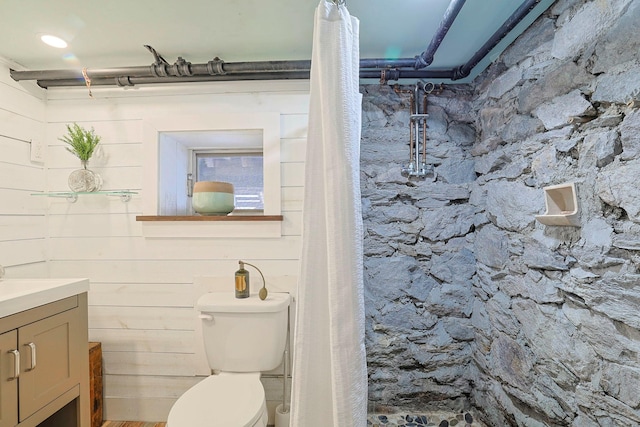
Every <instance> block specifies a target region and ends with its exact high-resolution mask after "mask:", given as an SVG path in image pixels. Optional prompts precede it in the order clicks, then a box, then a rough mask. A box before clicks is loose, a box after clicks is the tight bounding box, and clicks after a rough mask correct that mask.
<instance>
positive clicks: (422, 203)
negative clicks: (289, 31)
mask: <svg viewBox="0 0 640 427" xmlns="http://www.w3.org/2000/svg"><path fill="white" fill-rule="evenodd" d="M638 23H640V1H638V0H607V1H605V0H558V1H557V2H556V3H555V4H554V5H553V6H552V7H551V9H550V10H549V11H548V12H547V13H546V14H545V15H544V16H542V17H541V18H540V19H538V21H537V22H536V23H535V24H534V25H533V27H532V28H530V29H529V30H527V32H525V34H523V35H522V36H521V37H520V38H518V40H517V41H516V42H515V43H514V44H513V45H512V46H511V47H510V48H509V49H507V51H505V53H504V54H502V55H501V56H500V58H499V59H498V60H497V61H496V62H495V63H494V64H493V65H492V66H491V67H490V68H489V69H488V70H487V71H486V72H485V73H484V74H483V75H482V76H481V77H479V78H478V79H476V81H475V82H474V84H473V85H471V86H455V85H452V86H447V87H446V88H444V89H441V90H440V89H439V90H437V91H435V92H434V93H432V94H431V95H429V111H428V112H429V114H430V117H429V143H428V151H429V161H430V162H431V163H433V164H435V165H436V172H437V179H436V180H435V181H432V180H426V181H421V180H416V179H412V180H408V179H407V178H405V177H403V176H402V175H401V173H400V169H401V167H402V165H403V164H405V163H406V161H407V157H408V146H407V144H408V140H409V129H408V122H409V101H408V95H406V94H398V93H396V92H395V91H394V90H393V88H390V87H380V86H364V87H363V88H362V92H363V94H364V101H363V139H362V164H361V170H362V176H361V178H362V196H363V216H364V223H365V228H366V236H365V298H366V310H367V312H366V314H367V317H366V320H367V324H366V328H367V330H366V339H367V354H368V368H369V379H370V381H369V401H370V402H371V406H372V407H371V408H370V410H372V411H376V412H381V411H383V410H389V411H393V410H431V409H443V408H449V409H467V408H469V407H476V410H477V411H479V413H480V414H481V415H482V417H483V418H484V420H485V421H486V422H487V424H489V425H491V426H507V425H514V426H515V425H518V426H574V427H591V426H630V425H639V424H640V393H639V392H638V391H639V390H640V315H639V314H638V313H639V312H640V272H639V269H640V252H639V251H640V189H639V187H638V185H637V181H638V180H639V179H640V108H639V106H640V31H638ZM405 89H406V88H405ZM565 182H575V183H576V185H577V188H578V200H579V206H580V227H559V226H544V225H542V224H540V223H538V222H536V221H535V219H534V217H535V215H537V214H541V213H543V212H544V194H543V187H545V186H548V185H553V184H560V183H565Z"/></svg>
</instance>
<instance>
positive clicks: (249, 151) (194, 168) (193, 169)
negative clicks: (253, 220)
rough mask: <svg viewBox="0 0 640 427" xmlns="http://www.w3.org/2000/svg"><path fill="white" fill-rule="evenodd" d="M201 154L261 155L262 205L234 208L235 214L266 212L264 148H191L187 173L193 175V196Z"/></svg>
mask: <svg viewBox="0 0 640 427" xmlns="http://www.w3.org/2000/svg"><path fill="white" fill-rule="evenodd" d="M199 156H210V157H241V156H252V157H261V158H262V166H263V171H262V191H261V193H262V194H261V197H260V199H261V201H262V207H261V208H259V209H250V208H245V209H242V208H235V209H234V210H233V213H234V214H247V215H253V214H255V215H262V214H263V213H264V153H263V152H262V148H258V147H255V148H250V147H247V148H238V149H233V148H193V149H191V150H190V157H191V159H190V161H189V169H188V172H187V175H188V176H190V177H191V181H190V183H189V186H190V188H189V190H190V191H189V194H188V196H189V197H191V194H192V193H193V184H195V183H196V182H197V181H198V175H199V171H198V157H199ZM190 208H191V214H192V215H193V214H195V212H194V210H193V205H190Z"/></svg>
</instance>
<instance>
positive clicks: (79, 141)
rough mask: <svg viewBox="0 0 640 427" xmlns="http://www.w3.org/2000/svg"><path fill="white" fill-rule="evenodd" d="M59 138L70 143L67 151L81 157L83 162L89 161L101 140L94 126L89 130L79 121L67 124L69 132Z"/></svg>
mask: <svg viewBox="0 0 640 427" xmlns="http://www.w3.org/2000/svg"><path fill="white" fill-rule="evenodd" d="M58 139H59V140H60V141H63V142H66V143H67V144H69V146H68V147H67V151H69V152H70V153H71V154H73V155H74V156H76V157H77V158H79V159H80V160H81V161H82V163H83V164H85V163H86V162H88V161H89V159H90V158H91V156H92V155H93V152H94V150H95V149H96V146H97V145H98V143H99V142H100V137H99V136H98V135H96V133H95V131H94V130H93V128H91V130H90V131H88V130H86V129H84V128H83V127H82V126H79V125H78V124H77V123H74V124H73V125H67V134H66V135H64V136H63V137H62V138H58Z"/></svg>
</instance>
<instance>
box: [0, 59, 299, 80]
mask: <svg viewBox="0 0 640 427" xmlns="http://www.w3.org/2000/svg"><path fill="white" fill-rule="evenodd" d="M188 68H189V70H190V73H191V74H190V76H209V75H224V74H242V73H257V72H258V73H259V72H289V71H309V70H310V69H311V61H310V60H301V61H257V62H224V61H221V60H220V59H218V58H215V59H214V60H212V61H209V62H208V63H206V64H189V67H188ZM184 69H185V67H184V65H183V64H180V63H176V64H174V65H171V64H164V66H163V65H159V64H153V65H151V66H135V67H120V68H105V69H91V68H88V69H87V70H86V73H87V77H89V78H90V79H91V80H93V79H99V78H115V77H119V76H129V77H160V76H167V77H183V76H185V75H189V74H186V73H185V72H184V71H183V70H184ZM10 74H11V78H13V79H14V80H16V81H20V80H69V79H82V78H83V77H82V71H81V70H42V71H16V70H10Z"/></svg>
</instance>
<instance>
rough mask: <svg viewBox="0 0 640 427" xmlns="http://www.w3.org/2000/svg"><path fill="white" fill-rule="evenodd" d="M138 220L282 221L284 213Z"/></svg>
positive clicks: (167, 217)
mask: <svg viewBox="0 0 640 427" xmlns="http://www.w3.org/2000/svg"><path fill="white" fill-rule="evenodd" d="M136 221H181V222H185V221H195V222H216V221H282V215H221V216H215V215H211V216H200V215H187V216H158V215H138V216H136Z"/></svg>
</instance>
